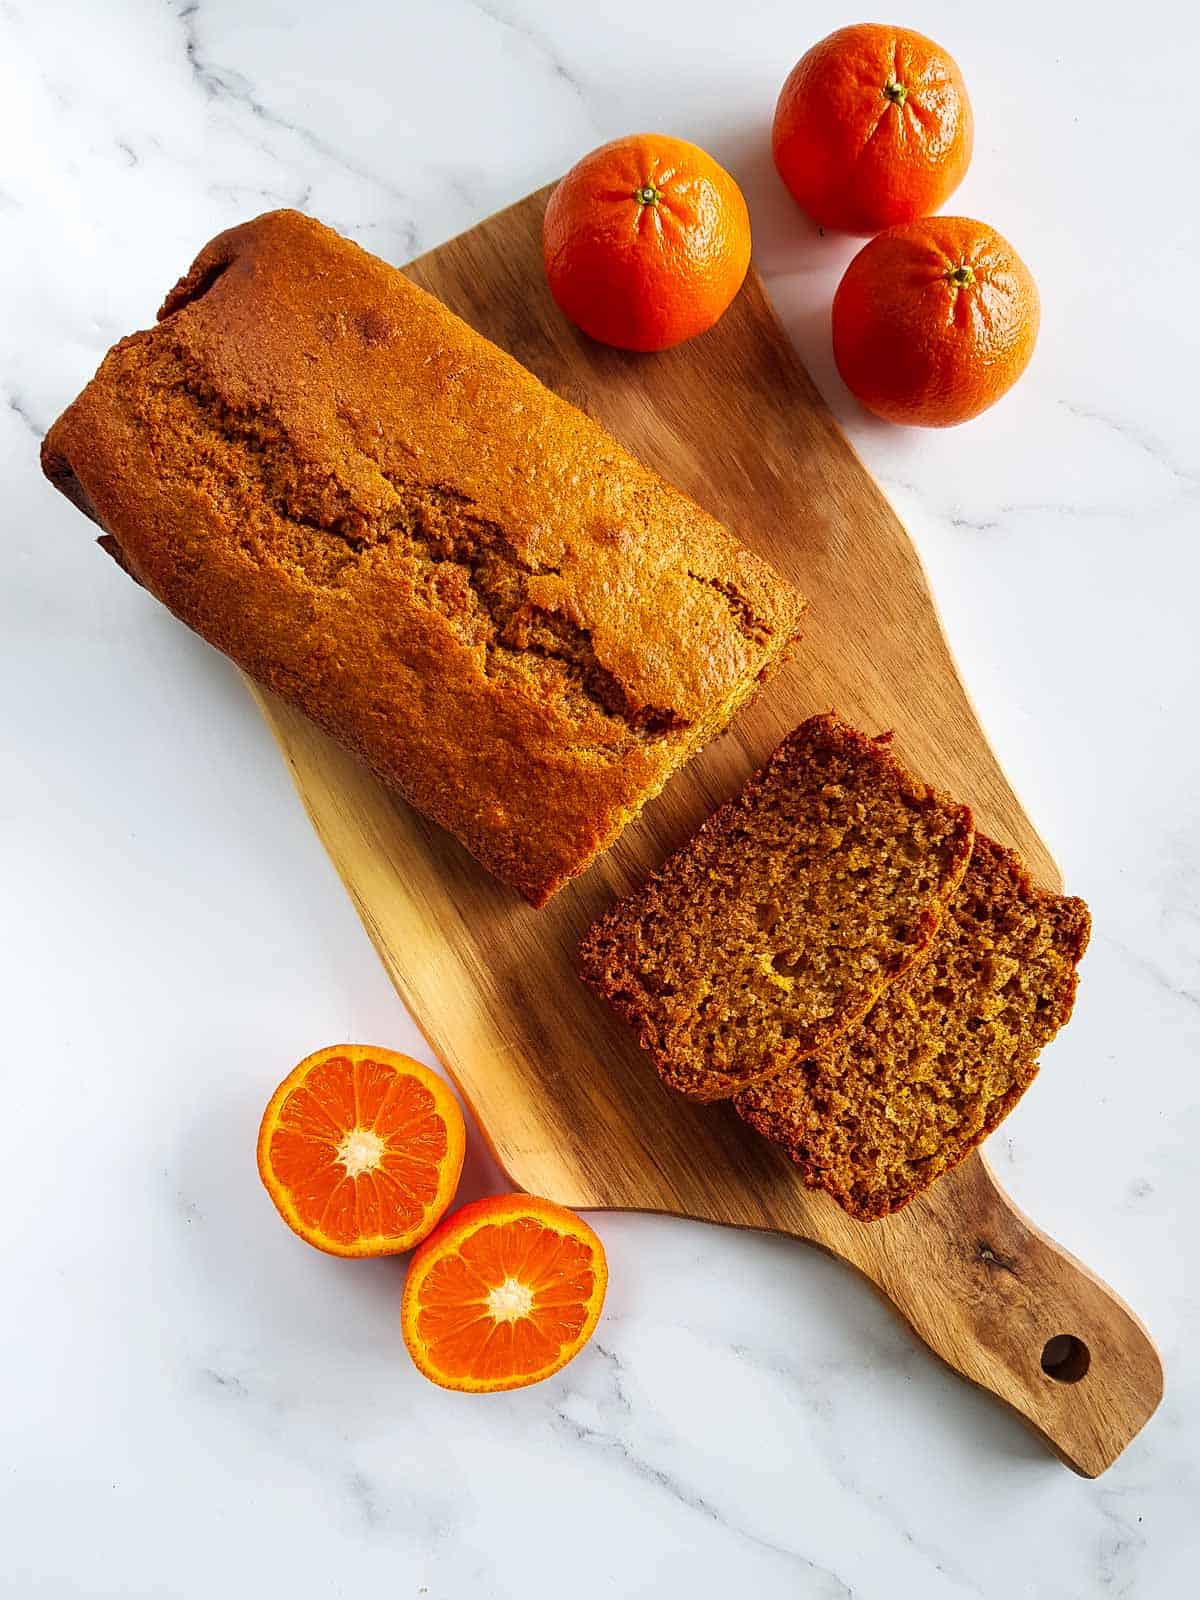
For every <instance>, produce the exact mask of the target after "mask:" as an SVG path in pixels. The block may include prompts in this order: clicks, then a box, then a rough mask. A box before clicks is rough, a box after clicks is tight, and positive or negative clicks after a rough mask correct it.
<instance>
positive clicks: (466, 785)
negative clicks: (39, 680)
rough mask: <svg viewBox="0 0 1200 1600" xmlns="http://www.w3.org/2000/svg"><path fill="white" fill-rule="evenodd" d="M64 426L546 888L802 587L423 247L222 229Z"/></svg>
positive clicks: (104, 475) (182, 580)
mask: <svg viewBox="0 0 1200 1600" xmlns="http://www.w3.org/2000/svg"><path fill="white" fill-rule="evenodd" d="M159 317H160V320H159V323H158V325H157V327H155V328H153V329H151V330H148V331H146V332H142V333H137V334H133V335H131V336H130V337H129V338H127V339H124V340H122V341H121V342H120V344H118V345H117V346H116V347H115V348H114V349H113V350H112V351H110V352H109V354H108V356H107V357H106V358H105V360H104V363H103V364H102V366H101V368H100V370H99V372H98V373H97V375H96V377H95V378H94V379H93V381H92V382H91V384H89V385H88V387H87V389H86V390H85V391H84V392H83V394H82V395H81V396H80V398H79V399H78V400H77V401H76V402H75V403H74V405H72V406H71V407H69V408H68V410H67V411H66V412H65V413H64V415H63V416H62V417H61V418H60V419H59V420H58V422H57V423H55V425H54V427H53V428H52V429H51V431H50V433H49V434H48V436H47V438H46V441H45V444H44V447H43V466H44V469H45V471H46V473H47V476H48V477H49V478H50V479H51V481H52V482H54V483H55V484H56V486H57V487H59V488H60V489H61V490H62V491H63V492H64V493H65V494H67V495H68V497H69V498H70V499H72V500H73V501H74V502H75V504H76V505H78V506H79V507H80V509H82V510H84V511H85V512H86V513H87V514H88V515H89V516H91V517H92V518H93V519H94V520H96V521H97V522H99V523H100V524H101V526H102V527H103V528H104V530H105V534H106V538H105V540H104V541H102V542H103V543H104V544H105V547H106V548H107V549H108V550H109V551H110V553H111V554H112V555H114V556H115V557H116V559H117V560H118V561H119V562H120V563H121V565H122V566H123V567H124V568H125V569H126V570H127V571H129V572H130V573H131V575H132V576H134V577H135V578H136V579H137V580H138V581H139V582H140V583H142V584H143V585H144V586H145V587H146V588H147V589H148V590H150V592H151V593H152V594H154V595H156V596H157V598H158V599H160V600H161V601H163V602H164V603H165V604H166V605H167V606H169V607H170V609H171V610H172V611H173V612H175V614H176V615H177V616H178V617H180V618H181V619H182V620H183V621H184V622H186V623H187V624H188V625H189V626H190V627H192V628H194V629H195V630H196V631H197V632H198V633H200V634H202V635H203V636H204V637H205V638H206V639H208V640H209V641H210V642H211V643H212V644H214V645H216V646H217V647H218V648H219V649H221V650H223V651H225V653H226V654H228V655H229V656H231V657H232V658H233V659H234V660H235V661H236V662H237V663H238V665H239V666H241V667H242V668H243V669H244V670H245V671H246V672H247V673H249V674H250V676H251V677H253V678H255V679H257V680H258V681H259V682H260V683H262V684H264V685H265V686H266V687H267V688H269V689H271V690H273V691H274V692H276V693H277V694H279V695H280V696H281V697H282V698H283V699H285V700H288V701H290V702H291V703H292V704H295V705H297V706H299V707H300V708H301V709H302V710H303V711H304V712H306V714H307V715H309V716H310V717H311V718H312V719H313V720H314V721H315V722H317V723H318V724H319V725H320V726H321V727H322V728H324V729H325V730H326V731H327V732H328V733H330V734H331V735H333V737H335V738H336V739H338V740H339V741H340V742H341V743H342V744H344V745H346V746H347V747H348V748H349V749H351V750H353V751H354V752H355V753H356V754H357V755H359V756H360V757H362V758H363V759H364V760H365V761H366V762H367V763H368V764H369V765H370V766H371V767H372V768H373V769H374V770H375V771H376V772H377V773H378V774H379V776H380V777H382V778H383V779H384V781H385V782H387V783H388V784H390V785H391V786H393V787H394V788H396V789H398V790H399V791H400V793H401V794H402V795H404V797H405V798H406V799H408V800H409V801H410V802H411V803H412V804H413V805H415V806H416V807H417V808H418V809H419V810H421V811H423V812H425V813H426V814H427V815H428V816H430V817H432V818H433V819H434V820H435V821H436V822H438V823H440V824H442V825H443V826H444V827H447V828H449V829H450V830H451V831H452V832H454V833H455V834H457V835H458V837H459V838H460V839H461V840H462V842H463V843H464V844H465V845H466V846H467V848H468V849H469V850H471V851H472V853H473V854H474V855H475V856H476V857H477V858H478V859H479V860H480V861H482V862H483V864H484V865H485V866H487V867H488V868H489V869H490V870H491V871H492V872H494V873H495V874H496V875H497V876H498V877H500V878H502V879H503V880H504V881H505V882H507V883H509V884H511V885H512V886H514V887H515V888H517V889H519V890H520V892H521V893H522V894H524V895H525V896H526V898H527V899H529V900H530V901H531V902H532V903H533V904H535V905H540V904H542V903H544V901H545V900H547V899H548V898H549V897H550V895H551V894H553V893H554V892H555V891H556V890H557V889H558V888H560V887H561V885H562V884H563V883H564V882H565V881H567V879H568V878H570V877H572V876H573V875H574V874H576V873H577V872H579V871H581V870H583V868H584V867H586V866H587V865H588V864H589V863H590V861H591V860H592V859H593V858H594V857H595V855H596V854H597V853H598V852H599V851H601V850H603V849H605V848H606V847H607V846H608V845H609V844H611V843H612V841H613V840H614V839H615V838H616V836H617V834H618V833H619V832H620V830H621V828H622V827H623V826H624V825H625V824H626V823H627V822H628V821H630V820H631V819H632V817H634V816H635V815H636V814H637V812H638V811H639V810H640V809H641V807H642V805H643V804H644V803H645V802H646V800H648V799H649V798H650V797H651V796H652V795H654V794H655V793H656V792H657V791H658V790H659V789H660V788H661V787H662V785H663V783H665V782H666V780H667V778H669V777H670V775H671V774H672V773H673V772H674V771H675V770H676V769H677V768H678V767H679V766H681V765H682V764H683V763H684V762H685V761H686V760H687V759H688V758H689V757H690V756H691V755H692V754H693V753H694V752H695V751H696V750H698V749H699V748H700V747H701V746H702V745H703V744H704V743H706V742H707V740H708V739H709V738H711V737H712V736H713V735H714V734H715V733H717V732H719V731H720V729H721V728H723V727H724V726H725V725H726V723H727V722H728V721H729V719H730V718H731V717H732V716H733V714H734V712H735V711H736V710H737V708H738V707H739V706H740V705H741V704H742V702H743V701H744V700H746V699H747V698H748V697H749V696H750V694H751V693H752V692H753V691H754V689H755V688H756V686H757V684H758V683H759V681H760V680H761V679H762V678H763V677H764V676H766V675H767V674H768V673H769V672H770V671H771V670H772V669H773V668H774V667H775V666H776V665H777V664H778V662H779V661H780V659H781V658H782V656H783V654H784V652H785V651H786V650H787V648H788V646H789V645H790V644H791V642H792V641H793V640H794V638H795V637H796V634H797V632H798V626H799V618H800V614H801V611H802V609H803V601H802V599H801V598H800V596H799V595H798V594H796V592H795V591H794V590H793V589H792V588H791V587H790V586H789V585H788V584H786V583H785V582H784V581H783V580H782V579H781V578H779V577H778V576H777V575H776V574H775V573H774V572H773V571H772V570H771V568H770V567H768V566H767V565H766V563H765V562H763V561H761V560H759V559H758V558H757V557H756V556H754V555H753V554H751V553H750V552H749V551H748V550H746V549H745V548H744V547H743V546H742V545H740V544H739V543H738V541H737V540H736V539H734V538H733V536H732V535H731V534H729V533H728V532H727V531H726V530H725V529H724V528H723V527H722V526H721V525H720V524H719V523H718V522H716V521H715V520H714V519H713V518H712V517H710V516H708V515H707V513H705V512H704V511H702V510H701V509H700V507H699V506H697V505H696V504H695V503H694V502H693V501H691V500H689V499H688V498H687V497H686V496H684V495H682V494H680V493H679V492H678V491H676V490H674V489H672V488H670V487H669V486H668V485H667V484H665V483H664V482H663V481H662V480H661V479H660V478H658V477H657V476H656V475H655V474H654V473H653V472H651V471H649V470H648V469H647V468H645V467H643V466H642V465H641V464H640V463H638V462H637V461H635V460H634V459H633V457H631V456H630V455H629V454H628V453H627V452H626V451H624V450H623V449H622V448H621V447H620V445H618V444H617V442H616V441H615V440H614V439H613V438H612V437H611V436H610V435H609V434H607V433H605V432H604V430H603V429H602V428H600V427H599V426H598V425H597V424H595V423H594V422H592V421H591V420H590V419H589V418H587V417H585V416H584V415H583V413H582V412H580V411H578V410H576V409H575V408H574V407H573V406H571V405H569V404H568V403H567V402H565V401H563V400H560V399H559V398H558V397H557V396H555V395H554V394H552V393H551V392H550V391H548V390H547V389H545V388H544V387H543V386H542V385H541V384H540V383H539V382H538V381H537V379H536V378H534V377H533V376H532V374H530V373H528V372H527V371H526V370H525V369H524V368H523V367H521V366H520V365H519V364H518V363H517V362H515V361H513V360H512V359H511V358H510V357H508V356H507V355H505V354H504V353H503V352H502V351H500V350H499V349H497V348H496V347H495V346H494V345H492V344H490V343H489V342H488V341H487V340H485V339H483V338H482V337H481V336H480V335H478V334H476V333H475V332H474V331H473V330H472V329H470V328H469V327H468V326H467V325H466V324H465V323H464V322H462V321H461V320H460V319H458V318H457V317H455V316H453V315H452V314H451V313H450V312H449V311H447V310H446V308H445V307H444V306H442V305H441V304H440V302H438V301H436V300H435V299H433V297H432V296H430V295H427V294H425V293H424V292H423V291H422V290H420V289H418V288H417V287H416V286H415V285H414V284H412V283H411V282H410V281H409V280H408V279H407V278H405V277H404V276H403V274H402V273H399V272H397V271H396V270H395V269H393V268H391V267H389V266H387V265H386V264H385V263H384V262H382V261H379V260H377V259H376V258H375V257H372V256H370V255H368V254H366V252H364V251H362V250H360V249H359V248H358V247H357V246H356V245H354V244H351V243H350V242H349V241H347V240H345V239H342V238H340V237H339V236H338V235H337V234H335V233H333V232H332V231H331V230H329V229H327V228H324V227H322V225H321V224H319V223H317V222H314V221H312V220H311V219H310V218H307V217H303V216H301V215H300V214H299V213H296V212H272V213H268V214H267V215H266V216H263V217H260V218H258V219H256V220H255V221H253V222H249V223H246V224H244V225H242V226H241V227H239V228H234V229H232V230H230V231H229V232H228V233H225V234H222V235H220V236H219V237H218V238H216V239H214V240H213V241H212V242H211V243H210V244H209V245H207V246H206V247H205V249H204V250H203V251H201V253H200V255H199V256H198V257H197V259H196V262H195V263H194V264H193V266H192V268H191V270H190V271H189V273H188V274H187V275H186V276H185V277H184V278H183V279H181V280H180V282H179V284H178V285H177V286H176V288H175V289H174V290H173V291H172V292H171V294H170V295H168V296H167V299H166V301H165V302H164V305H163V307H162V310H161V311H160V313H159Z"/></svg>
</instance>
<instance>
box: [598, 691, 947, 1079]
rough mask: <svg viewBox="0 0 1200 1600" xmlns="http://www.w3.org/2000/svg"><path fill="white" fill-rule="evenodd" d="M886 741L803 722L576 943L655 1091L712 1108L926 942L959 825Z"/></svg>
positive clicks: (847, 1013) (937, 918)
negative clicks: (647, 1065) (656, 1080)
mask: <svg viewBox="0 0 1200 1600" xmlns="http://www.w3.org/2000/svg"><path fill="white" fill-rule="evenodd" d="M889 738H890V736H888V735H884V736H883V737H881V738H877V739H872V738H868V737H867V736H866V735H865V734H862V733H859V732H858V731H857V730H856V729H854V728H852V727H850V726H849V725H848V724H847V723H845V722H843V721H842V720H841V719H840V718H839V717H837V716H836V715H834V714H833V713H826V714H823V715H821V716H816V717H811V718H809V720H808V721H807V722H804V723H802V724H801V725H800V726H799V727H798V728H797V729H796V730H795V731H794V732H793V733H791V734H790V735H789V736H788V737H787V738H786V739H785V740H784V741H783V743H782V744H781V745H780V746H779V748H778V749H777V750H776V751H775V753H774V755H773V756H772V757H771V758H770V760H769V761H768V762H767V764H766V765H765V766H764V767H763V768H762V769H761V770H760V771H759V772H757V773H756V774H754V776H753V777H751V778H750V780H749V781H748V782H747V783H746V785H745V786H744V788H743V789H742V790H741V792H740V793H739V794H738V795H736V796H735V797H734V798H733V799H732V800H730V801H729V802H728V803H727V804H726V805H724V806H722V807H721V808H720V809H719V810H718V811H716V812H714V813H713V815H712V816H711V817H710V818H709V819H708V820H707V821H706V822H705V823H704V825H703V826H702V827H701V828H700V829H699V831H698V832H697V833H696V834H695V835H693V837H692V838H691V839H690V840H689V841H688V842H687V843H686V844H685V845H684V846H683V847H682V848H681V849H680V850H678V851H676V853H675V854H674V855H672V856H671V857H670V858H669V859H668V860H667V861H666V862H665V863H664V865H663V866H662V867H661V868H660V870H659V871H658V872H657V873H656V874H655V875H654V876H653V877H651V878H650V879H649V880H648V881H647V882H646V883H645V884H644V885H643V886H642V887H641V888H640V889H639V890H637V891H636V892H635V893H634V894H632V895H631V896H629V897H628V898H627V899H625V900H623V901H621V902H619V903H618V904H617V905H616V906H614V907H613V909H612V910H611V911H609V912H608V913H607V914H606V915H605V916H604V917H602V918H601V919H600V920H599V921H598V922H596V923H595V924H593V926H592V927H591V928H590V929H589V931H588V933H587V934H586V935H585V937H584V940H583V944H582V946H581V951H580V969H581V972H582V974H583V977H584V979H585V981H586V982H587V983H588V984H589V985H590V986H591V987H592V988H593V989H595V990H596V992H597V993H598V994H600V995H602V996H604V998H605V999H607V1000H608V1001H609V1002H610V1003H611V1004H612V1005H613V1007H614V1008H615V1009H616V1010H617V1012H618V1013H619V1014H620V1015H621V1016H622V1017H624V1019H625V1020H626V1021H627V1022H629V1023H630V1024H631V1025H632V1026H633V1027H634V1028H635V1029H636V1030H637V1033H638V1037H639V1039H640V1041H641V1043H642V1045H643V1047H644V1048H645V1049H647V1050H648V1051H649V1052H650V1054H651V1055H652V1057H653V1059H654V1062H655V1065H656V1067H657V1068H658V1071H659V1073H660V1075H661V1076H662V1078H663V1080H664V1082H665V1083H667V1084H668V1085H669V1086H670V1087H671V1088H674V1089H677V1090H679V1091H680V1092H682V1093H683V1094H686V1095H688V1096H690V1097H692V1098H694V1099H697V1100H718V1099H723V1098H727V1097H729V1096H730V1095H733V1094H735V1093H736V1092H737V1091H738V1090H740V1089H743V1088H746V1087H747V1086H749V1085H751V1084H754V1083H757V1082H759V1081H760V1080H763V1079H765V1078H768V1077H769V1076H770V1075H771V1074H773V1073H776V1072H778V1071H780V1070H782V1069H783V1068H784V1067H786V1066H788V1065H790V1064H791V1063H793V1062H795V1061H798V1060H800V1059H802V1058H803V1057H805V1056H809V1055H812V1054H813V1053H814V1052H815V1051H817V1050H820V1049H822V1048H823V1047H824V1046H826V1045H828V1044H830V1043H832V1042H833V1041H834V1040H835V1039H836V1038H837V1037H838V1035H839V1034H841V1033H843V1032H844V1031H845V1030H846V1029H847V1028H848V1027H849V1026H850V1025H851V1024H852V1023H853V1022H855V1021H856V1020H857V1019H858V1018H859V1017H861V1016H862V1015H863V1014H864V1013H865V1012H866V1011H867V1010H868V1009H869V1008H870V1006H871V1005H872V1004H873V1003H874V1001H875V1000H876V998H877V997H878V995H879V994H880V993H881V992H882V991H883V990H884V989H885V987H886V986H887V985H888V984H889V983H891V982H892V981H893V980H894V979H895V978H897V977H898V976H899V975H900V974H901V973H902V972H904V971H906V970H907V969H908V968H909V967H910V966H911V965H912V964H913V962H915V961H917V960H918V959H919V958H920V957H921V956H923V955H924V953H925V952H926V950H927V949H928V948H929V946H930V944H931V942H932V941H933V938H934V936H935V934H936V933H937V929H938V925H939V923H940V922H941V919H942V915H943V913H944V910H945V908H946V905H947V904H948V902H949V901H950V899H951V898H952V896H953V894H954V892H955V890H956V889H957V887H958V884H959V882H960V880H961V878H962V875H963V872H964V871H965V869H966V864H967V861H968V859H969V857H970V854H971V846H972V842H973V839H974V825H973V822H972V818H971V813H970V811H969V809H968V808H967V807H966V806H963V805H958V804H956V803H955V802H954V801H952V800H950V799H948V798H947V797H946V796H945V795H943V794H940V793H939V792H938V791H937V790H935V789H932V788H930V787H929V786H928V785H927V784H924V783H922V782H920V781H919V780H918V779H917V778H915V777H913V775H912V774H911V773H910V772H908V771H906V769H905V768H904V767H903V766H902V765H901V764H900V762H899V761H898V760H897V759H896V758H895V756H894V755H893V754H892V752H891V749H890V746H889Z"/></svg>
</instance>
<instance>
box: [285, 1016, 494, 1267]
mask: <svg viewBox="0 0 1200 1600" xmlns="http://www.w3.org/2000/svg"><path fill="white" fill-rule="evenodd" d="M465 1148H466V1127H465V1125H464V1123H463V1115H462V1112H461V1111H460V1109H459V1105H458V1101H457V1100H456V1099H455V1098H454V1095H453V1094H452V1093H451V1090H450V1088H449V1085H448V1084H446V1083H445V1082H444V1081H443V1080H442V1079H441V1078H439V1077H438V1075H437V1073H436V1072H431V1071H430V1070H429V1068H428V1067H426V1066H422V1064H421V1063H420V1062H419V1061H414V1060H412V1058H411V1057H410V1056H403V1055H397V1054H396V1052H395V1051H393V1050H381V1049H379V1048H378V1047H377V1046H375V1045H360V1044H338V1045H331V1046H329V1047H328V1048H327V1049H325V1050H318V1051H317V1052H316V1054H315V1055H311V1056H308V1057H307V1058H306V1059H305V1060H303V1061H302V1062H301V1063H300V1065H299V1066H298V1067H297V1068H296V1069H295V1070H294V1071H293V1072H290V1073H289V1074H288V1076H287V1077H286V1078H285V1079H284V1080H283V1082H282V1083H281V1084H280V1085H279V1087H278V1089H276V1091H275V1093H274V1095H273V1096H272V1097H271V1103H270V1104H269V1105H268V1107H267V1109H266V1111H265V1112H264V1113H263V1119H262V1126H261V1128H260V1129H259V1134H258V1170H259V1174H260V1176H261V1177H262V1181H263V1183H264V1184H265V1186H266V1189H267V1193H268V1194H269V1195H270V1196H271V1199H272V1200H273V1201H274V1202H275V1205H276V1208H277V1209H278V1211H279V1214H280V1216H281V1217H282V1218H283V1220H284V1221H285V1222H286V1223H287V1225H288V1227H290V1228H292V1229H294V1230H295V1232H296V1233H298V1234H299V1235H300V1237H301V1238H302V1239H305V1240H307V1242H308V1243H309V1244H311V1245H315V1246H316V1247H317V1249H318V1250H326V1251H328V1252H329V1253H330V1254H331V1255H337V1256H388V1255H397V1254H399V1253H400V1252H401V1251H403V1250H411V1249H412V1247H413V1245H415V1244H419V1243H420V1241H421V1240H422V1239H424V1238H425V1236H426V1235H427V1234H428V1233H429V1232H430V1231H431V1230H432V1229H433V1228H435V1227H436V1226H437V1224H438V1222H439V1221H440V1220H441V1217H442V1215H443V1213H444V1212H445V1210H446V1208H447V1206H448V1205H449V1204H450V1202H451V1200H453V1198H454V1192H455V1190H456V1189H457V1188H458V1180H459V1177H460V1175H461V1173H462V1164H463V1152H464V1150H465Z"/></svg>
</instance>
